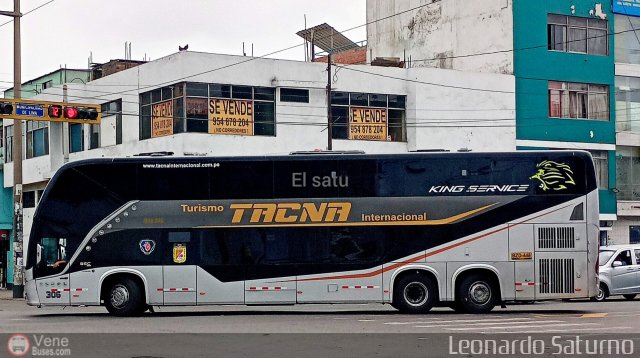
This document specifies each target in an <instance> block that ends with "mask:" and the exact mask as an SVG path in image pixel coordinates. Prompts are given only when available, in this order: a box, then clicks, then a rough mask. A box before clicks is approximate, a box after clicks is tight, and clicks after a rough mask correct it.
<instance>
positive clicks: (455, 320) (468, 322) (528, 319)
mask: <svg viewBox="0 0 640 358" xmlns="http://www.w3.org/2000/svg"><path fill="white" fill-rule="evenodd" d="M530 320H533V318H526V317H525V318H494V319H454V320H449V321H433V322H415V324H421V323H426V324H440V323H466V324H471V323H475V322H508V321H530ZM560 322H564V321H560ZM385 324H405V323H403V322H387V323H385ZM406 324H414V323H412V322H407V323H406Z"/></svg>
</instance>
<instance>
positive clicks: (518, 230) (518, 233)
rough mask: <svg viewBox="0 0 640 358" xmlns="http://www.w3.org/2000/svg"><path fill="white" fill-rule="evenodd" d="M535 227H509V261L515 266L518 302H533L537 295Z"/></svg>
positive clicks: (524, 225) (526, 225) (522, 225)
mask: <svg viewBox="0 0 640 358" xmlns="http://www.w3.org/2000/svg"><path fill="white" fill-rule="evenodd" d="M533 230H534V226H533V225H529V224H520V225H517V226H510V227H509V260H510V261H511V262H513V264H514V270H515V282H514V290H515V297H516V300H533V299H535V293H536V281H535V262H534V231H533Z"/></svg>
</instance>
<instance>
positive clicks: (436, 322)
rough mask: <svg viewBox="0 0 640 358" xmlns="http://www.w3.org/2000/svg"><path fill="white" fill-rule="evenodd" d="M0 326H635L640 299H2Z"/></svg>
mask: <svg viewBox="0 0 640 358" xmlns="http://www.w3.org/2000/svg"><path fill="white" fill-rule="evenodd" d="M0 322H2V324H1V325H0V333H13V332H64V333H98V332H103V333H105V332H106V333H416V332H418V333H442V332H452V333H455V332H459V333H462V332H471V333H504V332H507V333H547V332H562V333H567V332H570V333H574V332H634V333H640V299H636V300H635V301H625V300H623V299H615V298H612V299H610V300H608V301H606V302H604V303H595V302H589V301H572V302H560V301H550V302H539V303H536V304H530V305H521V304H519V305H510V306H508V307H507V308H506V309H502V308H499V307H498V308H496V309H494V311H493V312H491V313H490V314H485V315H469V314H456V313H455V312H453V311H452V310H450V309H448V308H435V309H434V310H433V311H432V312H431V313H429V314H425V315H403V314H399V313H397V311H395V310H394V309H393V308H391V307H390V306H388V305H378V304H367V305H302V306H272V307H245V306H206V307H163V308H159V309H156V312H155V313H147V314H145V315H144V316H142V317H136V318H117V317H111V316H109V315H108V314H107V313H106V310H105V309H104V308H102V307H68V308H65V309H63V308H61V307H46V308H36V307H29V306H27V305H25V303H24V301H22V300H11V299H0Z"/></svg>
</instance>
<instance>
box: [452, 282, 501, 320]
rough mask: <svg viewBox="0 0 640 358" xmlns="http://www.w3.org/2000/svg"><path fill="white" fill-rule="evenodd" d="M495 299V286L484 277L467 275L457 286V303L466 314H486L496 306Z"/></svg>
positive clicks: (496, 292) (496, 294)
mask: <svg viewBox="0 0 640 358" xmlns="http://www.w3.org/2000/svg"><path fill="white" fill-rule="evenodd" d="M497 299H498V291H497V289H496V286H495V285H494V283H493V280H490V279H489V278H488V277H486V276H485V275H479V274H472V275H469V276H467V277H465V278H463V279H462V281H461V282H460V285H459V286H458V292H457V301H458V302H457V303H458V304H459V305H460V307H461V308H462V309H463V310H464V311H466V312H468V313H487V312H489V311H491V310H492V309H493V308H494V307H495V306H496V302H497Z"/></svg>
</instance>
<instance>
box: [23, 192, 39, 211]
mask: <svg viewBox="0 0 640 358" xmlns="http://www.w3.org/2000/svg"><path fill="white" fill-rule="evenodd" d="M22 206H23V207H24V208H25V209H28V208H35V207H36V192H35V191H25V192H24V193H23V194H22Z"/></svg>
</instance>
